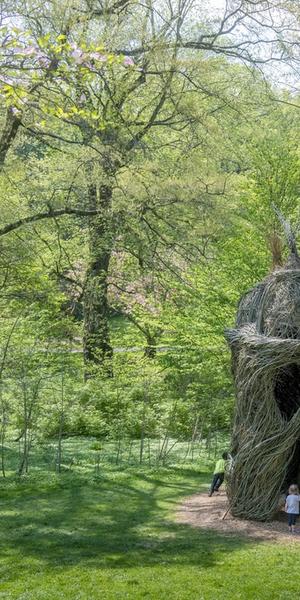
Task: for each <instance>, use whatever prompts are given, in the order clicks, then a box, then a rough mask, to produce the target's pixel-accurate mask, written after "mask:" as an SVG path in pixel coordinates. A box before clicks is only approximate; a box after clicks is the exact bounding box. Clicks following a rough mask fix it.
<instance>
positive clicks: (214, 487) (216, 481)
mask: <svg viewBox="0 0 300 600" xmlns="http://www.w3.org/2000/svg"><path fill="white" fill-rule="evenodd" d="M223 481H224V473H215V474H214V476H213V480H212V482H211V486H210V492H209V495H210V496H212V495H213V493H214V492H217V491H218V489H219V487H220V486H221V485H222V483H223Z"/></svg>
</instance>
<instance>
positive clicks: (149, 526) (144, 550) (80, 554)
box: [0, 442, 299, 600]
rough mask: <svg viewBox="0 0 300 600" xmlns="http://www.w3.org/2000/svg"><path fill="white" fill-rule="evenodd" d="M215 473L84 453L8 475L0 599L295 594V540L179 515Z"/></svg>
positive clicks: (211, 599) (261, 599)
mask: <svg viewBox="0 0 300 600" xmlns="http://www.w3.org/2000/svg"><path fill="white" fill-rule="evenodd" d="M72 443H74V442H70V444H72ZM89 443H90V442H89ZM82 444H84V442H82ZM209 477H210V475H209V473H208V471H207V470H206V471H204V472H201V468H200V465H198V466H197V464H194V465H193V466H186V467H184V466H180V467H176V466H173V467H172V468H168V469H167V468H159V469H154V468H153V467H152V468H151V467H146V466H145V467H143V468H138V467H127V468H125V467H124V468H123V469H122V468H121V467H117V466H114V465H112V464H109V463H106V464H105V465H103V464H102V465H101V471H100V475H99V476H98V477H96V476H95V475H93V471H92V470H89V469H88V468H87V464H86V468H85V463H84V460H83V458H82V461H81V464H80V465H79V466H76V467H74V470H72V471H69V472H65V473H63V474H61V475H57V474H55V473H53V472H47V471H45V470H41V469H40V468H35V469H33V471H32V473H31V474H30V475H29V476H28V477H27V478H24V480H22V481H18V480H17V479H16V478H15V477H14V476H13V475H10V476H9V477H8V478H7V479H6V480H4V481H2V482H1V495H0V576H1V585H0V599H2V598H3V599H5V600H98V599H99V600H100V599H101V600H110V599H119V598H120V599H126V598H129V599H142V598H146V599H162V600H164V599H166V600H169V599H170V600H171V599H172V600H173V599H176V600H201V599H204V600H215V599H216V600H217V599H218V600H219V599H220V598H222V599H225V600H227V599H228V600H229V599H230V600H236V599H242V600H244V599H246V600H247V599H258V600H265V599H266V600H267V599H268V600H269V599H272V600H273V599H282V600H285V599H286V600H287V599H291V598H293V599H294V598H297V597H298V595H299V592H298V583H297V571H298V562H299V558H298V556H299V549H298V547H297V545H295V546H294V545H291V546H290V547H289V546H281V545H279V544H278V543H277V544H276V545H275V544H274V545H273V544H267V543H258V542H255V543H254V542H253V541H250V540H249V539H247V538H245V537H239V536H238V535H236V536H235V535H233V536H229V535H222V534H219V535H218V534H216V533H215V532H211V531H205V530H196V529H192V528H191V527H189V526H187V525H180V524H177V523H176V522H175V520H174V510H175V509H176V507H177V503H178V502H179V501H180V499H181V498H182V497H183V496H186V495H190V494H192V493H194V492H196V491H197V490H199V488H201V487H202V489H206V487H207V483H208V481H209Z"/></svg>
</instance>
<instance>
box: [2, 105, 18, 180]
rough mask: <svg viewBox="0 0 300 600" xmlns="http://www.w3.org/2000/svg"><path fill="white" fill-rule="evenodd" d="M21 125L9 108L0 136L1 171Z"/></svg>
mask: <svg viewBox="0 0 300 600" xmlns="http://www.w3.org/2000/svg"><path fill="white" fill-rule="evenodd" d="M20 125H21V121H20V119H18V117H16V116H15V115H14V114H13V112H12V109H11V108H8V109H7V113H6V120H5V124H4V127H3V130H2V133H1V135H0V169H2V167H3V165H4V162H5V159H6V155H7V153H8V151H9V149H10V147H11V146H12V144H13V142H14V140H15V138H16V135H17V133H18V130H19V127H20Z"/></svg>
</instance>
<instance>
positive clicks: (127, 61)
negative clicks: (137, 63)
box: [123, 56, 134, 67]
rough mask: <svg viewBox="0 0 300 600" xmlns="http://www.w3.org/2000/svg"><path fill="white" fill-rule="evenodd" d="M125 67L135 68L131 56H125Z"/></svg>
mask: <svg viewBox="0 0 300 600" xmlns="http://www.w3.org/2000/svg"><path fill="white" fill-rule="evenodd" d="M123 65H124V67H134V60H133V58H131V56H124V60H123Z"/></svg>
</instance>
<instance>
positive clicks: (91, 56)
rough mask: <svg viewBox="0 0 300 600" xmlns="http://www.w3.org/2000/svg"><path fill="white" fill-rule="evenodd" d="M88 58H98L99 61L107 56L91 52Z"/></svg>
mask: <svg viewBox="0 0 300 600" xmlns="http://www.w3.org/2000/svg"><path fill="white" fill-rule="evenodd" d="M90 58H93V59H94V60H98V61H99V62H106V61H107V56H105V54H100V52H91V54H90Z"/></svg>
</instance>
